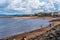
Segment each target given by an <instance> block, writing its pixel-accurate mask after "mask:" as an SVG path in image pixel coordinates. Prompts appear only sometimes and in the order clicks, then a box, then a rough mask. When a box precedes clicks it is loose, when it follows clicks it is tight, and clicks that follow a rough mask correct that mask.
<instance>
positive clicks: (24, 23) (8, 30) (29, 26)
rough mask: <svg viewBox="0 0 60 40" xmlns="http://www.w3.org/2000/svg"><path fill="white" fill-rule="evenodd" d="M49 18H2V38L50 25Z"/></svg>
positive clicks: (0, 19) (0, 23)
mask: <svg viewBox="0 0 60 40" xmlns="http://www.w3.org/2000/svg"><path fill="white" fill-rule="evenodd" d="M48 24H49V22H48V20H43V19H29V18H16V19H13V18H0V39H1V38H5V37H9V36H11V35H17V34H20V33H24V32H29V31H32V30H36V29H40V28H41V26H43V27H46V26H48Z"/></svg>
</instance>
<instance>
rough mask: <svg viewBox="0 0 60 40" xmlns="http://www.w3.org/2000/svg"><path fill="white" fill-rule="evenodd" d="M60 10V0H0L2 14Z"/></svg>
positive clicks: (0, 12)
mask: <svg viewBox="0 0 60 40" xmlns="http://www.w3.org/2000/svg"><path fill="white" fill-rule="evenodd" d="M40 11H41V12H59V11H60V0H0V14H34V13H37V12H40Z"/></svg>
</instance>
